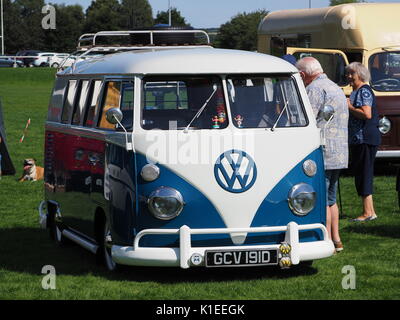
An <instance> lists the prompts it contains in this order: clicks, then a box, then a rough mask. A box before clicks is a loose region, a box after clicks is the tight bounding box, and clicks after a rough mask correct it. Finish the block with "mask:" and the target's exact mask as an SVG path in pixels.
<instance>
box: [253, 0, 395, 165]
mask: <svg viewBox="0 0 400 320" xmlns="http://www.w3.org/2000/svg"><path fill="white" fill-rule="evenodd" d="M399 14H400V3H357V4H344V5H338V6H334V7H327V8H316V9H301V10H282V11H275V12H271V13H269V14H268V15H267V16H266V17H265V18H264V19H263V20H262V21H261V23H260V25H259V29H258V51H259V52H262V53H267V54H272V55H275V56H282V55H284V54H286V53H289V54H293V55H294V56H295V57H296V58H297V59H299V58H302V57H304V56H314V57H315V58H317V59H318V60H319V61H320V62H321V64H322V66H323V68H324V71H325V72H326V74H327V75H328V77H329V78H331V80H333V81H335V82H336V83H337V84H339V85H340V86H341V87H342V88H343V90H344V91H345V93H346V94H350V92H351V88H350V87H349V86H348V85H347V83H346V79H345V70H344V67H345V66H346V65H347V64H348V63H350V62H353V61H358V62H361V63H363V64H364V65H365V66H366V67H367V68H368V69H369V70H370V72H371V82H370V85H371V87H372V88H373V90H374V93H375V95H376V97H377V105H378V110H379V115H380V118H381V120H380V127H379V128H380V130H381V133H382V145H381V147H380V149H379V151H378V154H377V158H378V159H382V160H386V162H390V163H399V162H400V20H399Z"/></svg>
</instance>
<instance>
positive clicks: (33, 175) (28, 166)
mask: <svg viewBox="0 0 400 320" xmlns="http://www.w3.org/2000/svg"><path fill="white" fill-rule="evenodd" d="M43 175H44V168H42V167H39V166H37V165H36V160H35V159H25V160H24V171H23V173H22V177H21V178H20V179H19V182H22V181H31V180H32V181H37V180H42V179H43Z"/></svg>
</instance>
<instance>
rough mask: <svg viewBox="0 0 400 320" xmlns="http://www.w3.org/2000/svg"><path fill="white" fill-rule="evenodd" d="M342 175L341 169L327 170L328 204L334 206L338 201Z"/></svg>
mask: <svg viewBox="0 0 400 320" xmlns="http://www.w3.org/2000/svg"><path fill="white" fill-rule="evenodd" d="M339 176H340V169H334V170H325V181H326V205H327V206H329V207H332V206H333V205H334V204H335V203H336V190H337V184H338V180H339Z"/></svg>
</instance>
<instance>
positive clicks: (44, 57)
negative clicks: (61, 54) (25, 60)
mask: <svg viewBox="0 0 400 320" xmlns="http://www.w3.org/2000/svg"><path fill="white" fill-rule="evenodd" d="M56 54H57V53H55V52H40V53H39V54H38V57H37V58H36V59H35V60H33V63H32V64H33V65H34V66H35V67H49V66H50V59H51V58H53V57H54V56H55V55H56Z"/></svg>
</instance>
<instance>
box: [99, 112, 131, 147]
mask: <svg viewBox="0 0 400 320" xmlns="http://www.w3.org/2000/svg"><path fill="white" fill-rule="evenodd" d="M122 118H123V114H122V111H121V110H120V109H119V108H111V109H109V110H107V112H106V120H107V121H108V122H109V123H111V124H112V125H117V124H118V125H119V126H120V127H121V128H122V129H123V130H124V131H125V150H126V151H133V150H134V149H133V142H129V139H128V132H127V131H126V129H125V127H124V126H123V125H122V123H121V121H122Z"/></svg>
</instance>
